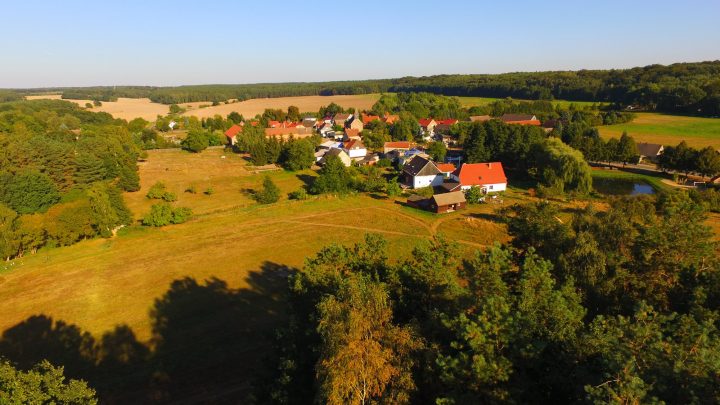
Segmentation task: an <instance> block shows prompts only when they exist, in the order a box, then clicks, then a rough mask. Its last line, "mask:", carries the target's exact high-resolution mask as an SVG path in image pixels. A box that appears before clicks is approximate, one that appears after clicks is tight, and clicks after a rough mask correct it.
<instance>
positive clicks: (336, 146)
mask: <svg viewBox="0 0 720 405" xmlns="http://www.w3.org/2000/svg"><path fill="white" fill-rule="evenodd" d="M318 149H325V150H330V149H342V143H340V142H335V141H325V142H323V143H321V144H320V145H319V146H318Z"/></svg>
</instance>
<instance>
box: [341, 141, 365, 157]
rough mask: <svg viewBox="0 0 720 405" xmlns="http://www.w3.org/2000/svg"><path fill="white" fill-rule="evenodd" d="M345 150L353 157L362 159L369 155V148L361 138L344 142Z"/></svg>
mask: <svg viewBox="0 0 720 405" xmlns="http://www.w3.org/2000/svg"><path fill="white" fill-rule="evenodd" d="M343 150H344V151H345V153H347V154H348V156H350V158H351V159H362V158H364V157H365V156H366V155H367V148H365V145H363V143H362V141H360V140H355V139H351V140H349V141H347V142H344V143H343Z"/></svg>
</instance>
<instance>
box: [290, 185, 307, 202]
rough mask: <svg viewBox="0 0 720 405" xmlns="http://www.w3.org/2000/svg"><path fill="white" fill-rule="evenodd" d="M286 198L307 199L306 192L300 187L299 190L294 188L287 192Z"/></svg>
mask: <svg viewBox="0 0 720 405" xmlns="http://www.w3.org/2000/svg"><path fill="white" fill-rule="evenodd" d="M288 198H289V199H291V200H307V199H308V193H307V191H305V189H304V188H301V189H300V190H295V191H293V192H291V193H289V194H288Z"/></svg>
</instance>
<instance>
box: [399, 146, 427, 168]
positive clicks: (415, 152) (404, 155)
mask: <svg viewBox="0 0 720 405" xmlns="http://www.w3.org/2000/svg"><path fill="white" fill-rule="evenodd" d="M415 156H421V157H424V158H427V159H429V158H430V157H429V156H428V155H427V154H426V153H425V151H424V150H422V149H419V148H412V149H410V150H408V151H405V152H400V151H395V152H391V153H390V154H389V157H391V158H392V160H393V161H397V163H398V165H399V166H404V165H405V163H407V162H409V161H411V160H412V158H414V157H415Z"/></svg>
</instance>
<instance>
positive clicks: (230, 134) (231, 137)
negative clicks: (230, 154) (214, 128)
mask: <svg viewBox="0 0 720 405" xmlns="http://www.w3.org/2000/svg"><path fill="white" fill-rule="evenodd" d="M242 129H243V127H242V126H240V125H237V124H235V125H233V126H231V127H230V128H229V129H228V130H227V131H225V137H226V138H227V139H228V143H229V144H230V145H235V144H236V143H237V135H238V134H239V133H240V132H242Z"/></svg>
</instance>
